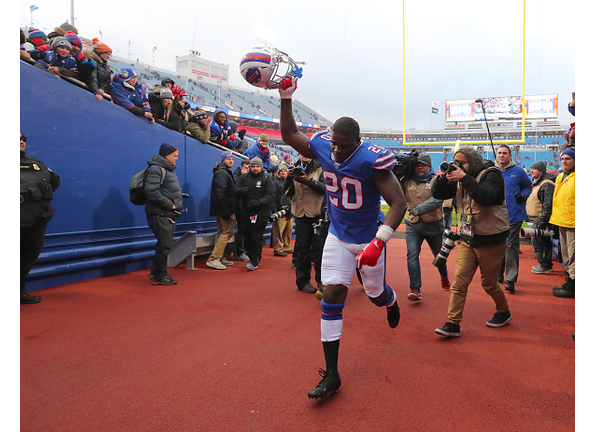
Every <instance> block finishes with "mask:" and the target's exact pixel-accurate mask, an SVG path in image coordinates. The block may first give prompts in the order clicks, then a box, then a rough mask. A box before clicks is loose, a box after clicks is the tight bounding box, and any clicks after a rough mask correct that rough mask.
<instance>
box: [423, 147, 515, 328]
mask: <svg viewBox="0 0 594 432" xmlns="http://www.w3.org/2000/svg"><path fill="white" fill-rule="evenodd" d="M431 194H432V195H433V197H435V198H438V199H449V198H453V197H455V198H456V203H457V206H458V213H459V214H460V218H459V222H458V223H459V227H460V236H461V241H460V242H459V243H458V250H457V253H456V274H455V276H454V280H453V283H452V287H451V292H450V304H449V307H448V319H449V320H448V322H446V323H445V325H444V326H443V327H442V328H437V329H435V332H436V333H437V334H439V335H441V336H445V337H460V322H462V315H463V312H464V306H465V303H466V297H467V294H468V286H469V285H470V282H471V281H472V278H473V277H474V274H475V272H476V270H477V268H480V272H481V284H482V286H483V289H484V290H485V292H486V293H487V294H489V295H490V296H491V298H492V299H493V301H494V303H495V308H496V312H495V315H494V316H493V318H492V319H491V320H489V321H487V323H486V324H487V326H489V327H496V328H497V327H503V326H505V325H507V324H508V323H509V321H510V320H511V313H510V311H509V306H508V304H507V298H506V297H505V292H504V291H503V289H501V286H500V285H499V283H498V282H497V278H498V276H499V270H500V269H501V265H502V264H503V260H504V257H505V246H506V243H505V242H506V239H507V236H508V233H509V218H508V213H507V207H506V205H505V183H504V180H503V175H502V174H501V171H499V170H498V169H497V168H496V167H495V164H494V163H493V162H492V161H489V160H483V158H482V157H481V156H480V155H479V154H478V152H477V151H476V150H474V149H473V148H471V147H462V148H461V149H460V150H458V151H457V152H456V153H455V154H454V163H453V164H451V171H450V172H447V173H444V172H441V173H440V175H439V176H437V177H435V179H434V180H433V183H432V185H431Z"/></svg>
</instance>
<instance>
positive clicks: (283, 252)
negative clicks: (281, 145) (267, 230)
mask: <svg viewBox="0 0 594 432" xmlns="http://www.w3.org/2000/svg"><path fill="white" fill-rule="evenodd" d="M288 175H289V169H288V168H287V166H286V165H285V164H283V163H282V164H280V165H278V170H277V175H275V176H273V177H272V183H273V184H274V187H275V191H276V195H275V198H276V199H275V205H274V209H273V211H274V213H273V214H272V215H271V216H270V219H272V236H271V239H272V240H271V241H272V247H273V248H274V256H280V257H286V256H287V255H289V254H292V253H293V249H291V234H293V215H292V214H291V199H290V198H289V197H288V195H287V194H286V187H285V182H286V179H287V177H288Z"/></svg>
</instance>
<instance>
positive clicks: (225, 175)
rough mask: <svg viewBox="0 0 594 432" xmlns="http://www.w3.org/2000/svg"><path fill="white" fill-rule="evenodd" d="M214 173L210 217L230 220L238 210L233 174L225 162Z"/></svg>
mask: <svg viewBox="0 0 594 432" xmlns="http://www.w3.org/2000/svg"><path fill="white" fill-rule="evenodd" d="M212 172H213V176H212V184H211V186H210V215H211V216H221V217H223V218H224V219H228V218H229V216H230V215H232V214H235V212H236V208H237V197H236V191H237V189H236V187H235V180H234V178H233V174H232V173H231V170H230V169H229V168H227V167H226V166H225V164H223V162H220V163H218V164H216V165H215V166H214V167H213V169H212Z"/></svg>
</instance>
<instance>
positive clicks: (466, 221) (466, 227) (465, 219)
mask: <svg viewBox="0 0 594 432" xmlns="http://www.w3.org/2000/svg"><path fill="white" fill-rule="evenodd" d="M460 235H463V236H466V237H469V238H472V237H474V231H473V230H472V215H470V214H467V213H462V214H461V215H460Z"/></svg>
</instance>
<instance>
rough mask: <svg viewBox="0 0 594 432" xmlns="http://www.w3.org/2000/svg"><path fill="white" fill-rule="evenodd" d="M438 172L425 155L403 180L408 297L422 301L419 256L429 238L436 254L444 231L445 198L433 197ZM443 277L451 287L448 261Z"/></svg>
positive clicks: (443, 284) (445, 286) (444, 284)
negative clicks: (443, 207) (432, 185)
mask: <svg viewBox="0 0 594 432" xmlns="http://www.w3.org/2000/svg"><path fill="white" fill-rule="evenodd" d="M433 177H435V171H433V169H432V168H431V157H430V156H429V155H428V154H421V155H420V156H419V157H418V160H417V163H416V164H415V172H414V174H413V175H412V176H411V177H405V178H404V180H403V181H402V189H403V191H404V197H405V198H406V205H407V210H408V211H407V213H406V220H405V222H406V263H407V267H408V277H409V280H410V293H409V294H408V299H409V300H410V301H413V302H418V301H421V300H422V299H423V297H422V295H421V285H422V280H421V263H420V262H419V255H420V254H421V246H422V245H423V242H424V241H426V242H427V244H428V245H429V248H431V252H432V253H433V256H436V255H437V254H438V253H439V250H440V249H441V240H442V238H441V235H442V233H443V228H444V225H443V210H442V206H443V200H440V199H437V198H433V197H432V196H431V179H432V178H433ZM438 270H439V275H440V276H441V288H443V289H444V290H449V289H450V281H449V280H448V268H447V262H445V261H443V262H442V264H440V266H439V267H438Z"/></svg>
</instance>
